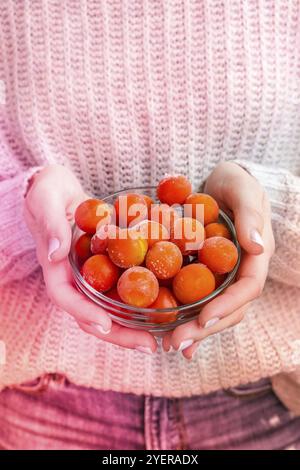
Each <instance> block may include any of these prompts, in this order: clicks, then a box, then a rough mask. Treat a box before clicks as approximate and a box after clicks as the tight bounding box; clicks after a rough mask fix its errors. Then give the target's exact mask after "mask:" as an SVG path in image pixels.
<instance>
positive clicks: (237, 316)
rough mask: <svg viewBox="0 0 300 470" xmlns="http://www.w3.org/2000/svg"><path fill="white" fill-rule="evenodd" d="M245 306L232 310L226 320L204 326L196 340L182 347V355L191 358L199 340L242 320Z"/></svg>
mask: <svg viewBox="0 0 300 470" xmlns="http://www.w3.org/2000/svg"><path fill="white" fill-rule="evenodd" d="M247 307H248V305H247V306H244V307H242V308H240V309H238V310H236V311H235V312H233V313H232V314H231V315H229V316H228V317H227V318H226V321H225V319H223V320H221V321H220V322H218V323H215V324H214V325H212V326H211V327H210V328H206V329H205V331H203V333H202V334H201V337H199V339H198V340H196V341H194V342H193V344H192V345H191V346H189V347H187V348H186V349H184V350H183V351H182V355H183V356H184V357H185V358H186V359H192V358H193V356H194V354H195V352H196V351H197V349H198V346H199V344H200V343H201V341H202V340H203V339H205V338H207V337H208V336H211V335H214V334H216V333H220V332H221V331H223V330H225V329H227V328H230V327H233V326H235V325H237V324H238V323H240V322H241V321H242V320H243V318H244V316H245V312H246V310H247Z"/></svg>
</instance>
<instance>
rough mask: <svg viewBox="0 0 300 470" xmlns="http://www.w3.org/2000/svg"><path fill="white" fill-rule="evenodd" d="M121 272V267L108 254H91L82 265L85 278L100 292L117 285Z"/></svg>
mask: <svg viewBox="0 0 300 470" xmlns="http://www.w3.org/2000/svg"><path fill="white" fill-rule="evenodd" d="M119 273H120V271H119V268H118V267H117V266H116V265H115V264H114V263H112V261H111V260H110V259H109V257H108V256H106V255H94V256H91V257H90V258H89V259H88V260H86V262H85V263H84V265H83V266H82V276H83V278H84V279H85V280H86V282H88V283H89V284H90V285H91V286H92V287H93V288H94V289H96V290H97V291H99V292H105V291H107V290H109V289H111V288H112V287H113V286H114V285H116V283H117V281H118V278H119Z"/></svg>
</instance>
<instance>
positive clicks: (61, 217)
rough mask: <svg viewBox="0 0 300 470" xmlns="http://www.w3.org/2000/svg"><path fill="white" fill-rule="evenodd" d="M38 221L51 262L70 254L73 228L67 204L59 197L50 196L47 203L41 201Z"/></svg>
mask: <svg viewBox="0 0 300 470" xmlns="http://www.w3.org/2000/svg"><path fill="white" fill-rule="evenodd" d="M38 212H39V213H38V216H37V223H40V224H41V226H40V231H41V235H42V238H43V243H45V244H46V249H47V257H48V261H49V262H58V261H61V260H63V259H64V258H66V257H67V256H68V254H69V251H70V247H71V240H72V229H71V225H70V223H69V221H68V219H67V215H66V209H65V205H64V204H63V203H62V201H61V200H60V199H59V198H57V197H53V196H52V197H50V198H49V197H48V198H47V202H46V204H42V203H41V207H40V210H39V211H38Z"/></svg>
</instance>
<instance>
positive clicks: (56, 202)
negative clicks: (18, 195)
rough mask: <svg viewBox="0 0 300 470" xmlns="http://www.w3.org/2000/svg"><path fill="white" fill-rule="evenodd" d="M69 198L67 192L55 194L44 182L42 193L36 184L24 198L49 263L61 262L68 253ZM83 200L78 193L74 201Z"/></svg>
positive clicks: (69, 236)
mask: <svg viewBox="0 0 300 470" xmlns="http://www.w3.org/2000/svg"><path fill="white" fill-rule="evenodd" d="M70 197H71V196H70V194H69V193H68V192H65V193H64V192H63V191H61V192H55V190H54V189H53V187H52V185H49V183H47V182H44V183H43V189H42V191H41V186H39V185H38V184H37V186H36V187H35V188H32V189H31V190H30V191H29V193H28V195H27V198H26V206H27V210H28V212H29V217H31V219H34V222H35V226H36V227H37V230H38V232H39V237H42V239H43V241H44V243H45V244H46V246H47V251H48V261H50V262H59V261H61V260H62V259H64V258H65V257H66V256H67V255H68V253H69V251H70V246H71V238H72V231H71V226H70V223H69V221H68V218H67V211H69V207H70V205H71V201H70ZM85 198H86V196H85V195H84V193H82V192H80V193H78V197H77V198H76V200H77V202H78V203H79V202H81V200H83V199H85ZM73 199H74V197H73ZM73 199H72V202H73Z"/></svg>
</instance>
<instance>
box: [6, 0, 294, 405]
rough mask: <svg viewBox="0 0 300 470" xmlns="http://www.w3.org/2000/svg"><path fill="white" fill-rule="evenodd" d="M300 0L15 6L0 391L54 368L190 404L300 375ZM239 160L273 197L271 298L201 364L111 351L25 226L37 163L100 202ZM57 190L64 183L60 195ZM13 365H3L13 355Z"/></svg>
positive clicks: (9, 50)
mask: <svg viewBox="0 0 300 470" xmlns="http://www.w3.org/2000/svg"><path fill="white" fill-rule="evenodd" d="M299 110H300V14H299V1H298V0H276V1H275V0H247V1H242V0H205V1H200V0H199V1H197V0H187V1H184V0H166V1H162V0H157V1H155V0H144V1H140V0H123V1H118V0H106V1H105V0H103V1H100V0H64V1H59V0H42V1H30V2H28V1H25V0H24V1H23V0H20V1H17V0H7V1H5V2H4V1H3V2H1V5H0V201H1V204H0V340H1V341H2V343H1V344H2V349H4V347H3V344H5V348H6V361H4V360H3V361H2V362H3V363H1V364H0V388H2V389H3V388H4V387H6V386H10V385H13V384H21V383H24V382H26V381H30V380H32V379H35V378H36V377H39V376H41V375H43V374H45V373H52V372H56V373H60V374H64V375H65V376H67V377H68V379H69V380H70V381H71V382H73V383H75V384H78V385H83V386H87V387H94V388H98V389H102V390H114V391H122V392H133V393H136V394H152V395H156V396H169V397H181V396H191V395H195V394H205V393H208V392H211V391H214V390H218V389H220V388H227V387H232V386H237V385H239V384H244V383H248V382H253V381H255V380H258V379H260V378H262V377H274V376H276V377H277V376H278V374H280V373H285V374H288V373H292V374H293V376H295V374H296V376H297V373H298V371H299V367H300V311H299V310H300V250H299V242H300V178H299V175H300V111H299ZM222 160H236V161H237V162H239V163H240V164H241V165H242V166H243V167H245V168H247V170H248V171H249V172H250V173H252V174H253V175H254V177H256V178H257V179H258V180H259V181H260V183H261V184H262V185H263V186H264V187H265V189H266V191H267V192H268V194H269V197H270V200H271V206H272V223H273V229H274V233H275V238H276V252H275V255H274V256H273V258H272V261H271V264H270V271H269V276H268V280H267V283H266V286H265V289H264V292H263V294H262V295H261V296H260V297H259V298H258V299H257V300H255V301H254V302H252V303H251V305H250V307H249V309H248V311H247V314H246V317H245V319H244V320H243V321H242V322H241V323H240V324H239V325H237V326H235V327H234V328H231V329H228V330H226V331H224V332H222V333H220V334H217V335H214V336H211V337H209V338H207V339H206V340H205V341H203V342H202V343H201V344H200V346H199V348H198V350H197V353H196V355H195V356H194V359H193V360H192V361H189V362H188V361H186V360H185V359H184V358H183V357H182V355H181V354H179V353H176V352H175V353H169V354H167V353H164V352H162V350H161V347H159V350H158V352H157V353H156V354H154V355H153V356H148V355H144V354H143V353H141V352H138V351H132V350H125V349H122V348H120V347H118V346H115V345H112V344H109V343H106V342H102V341H100V340H98V339H96V338H94V337H92V336H89V335H87V334H86V333H84V332H83V331H81V330H80V329H79V327H78V326H77V324H76V322H75V321H74V319H73V318H71V317H70V316H69V315H68V314H67V313H65V312H63V311H61V310H59V309H58V308H57V307H55V306H54V305H53V304H52V303H51V301H50V300H49V299H48V297H47V293H46V289H45V285H44V282H43V277H42V272H41V269H40V268H39V265H38V262H37V259H36V255H35V246H34V241H33V239H32V237H31V235H30V233H29V231H28V229H27V228H26V225H25V222H24V219H23V199H24V190H25V186H26V182H27V180H28V177H29V176H30V175H31V174H32V173H33V172H34V171H35V168H36V167H39V166H44V165H47V164H49V163H59V164H62V165H65V166H66V167H68V168H70V169H71V170H72V171H73V172H74V173H75V174H76V176H77V177H78V178H79V180H80V181H81V183H82V185H83V187H84V189H85V190H86V191H87V192H88V193H89V194H92V195H97V196H103V195H107V194H109V193H111V192H112V191H114V190H119V189H122V188H127V187H134V186H142V185H155V184H157V182H158V181H159V179H160V178H161V177H162V176H163V175H165V174H184V175H186V176H187V177H188V178H190V180H191V181H192V184H193V188H194V190H197V188H199V187H200V185H201V183H202V182H203V181H204V180H205V178H207V176H208V175H209V173H210V172H211V170H212V169H213V168H214V167H215V166H216V164H217V163H218V162H220V161H222ZM53 191H55V188H53ZM0 362H1V361H0Z"/></svg>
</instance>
